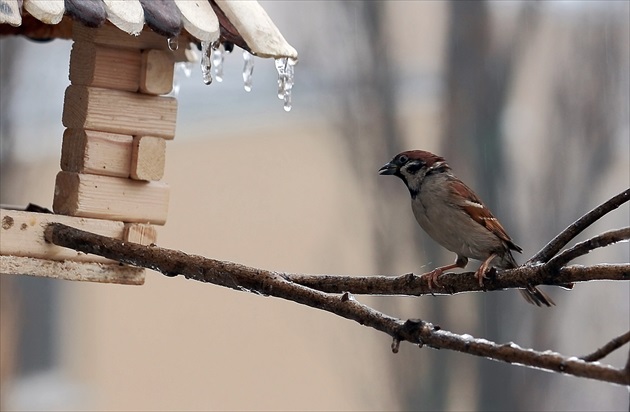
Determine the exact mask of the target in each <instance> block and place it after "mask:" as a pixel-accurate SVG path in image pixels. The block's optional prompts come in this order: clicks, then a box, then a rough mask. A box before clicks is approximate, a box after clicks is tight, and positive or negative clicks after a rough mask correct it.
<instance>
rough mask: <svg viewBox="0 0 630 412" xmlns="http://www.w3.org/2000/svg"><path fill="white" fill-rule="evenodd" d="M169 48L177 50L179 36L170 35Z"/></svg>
mask: <svg viewBox="0 0 630 412" xmlns="http://www.w3.org/2000/svg"><path fill="white" fill-rule="evenodd" d="M168 48H169V49H171V51H175V50H177V49H178V48H179V41H178V40H177V37H170V38H169V39H168Z"/></svg>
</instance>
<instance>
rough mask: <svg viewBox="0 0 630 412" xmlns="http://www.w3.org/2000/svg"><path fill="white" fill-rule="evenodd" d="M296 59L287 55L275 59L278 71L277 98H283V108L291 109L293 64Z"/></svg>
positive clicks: (295, 62)
mask: <svg viewBox="0 0 630 412" xmlns="http://www.w3.org/2000/svg"><path fill="white" fill-rule="evenodd" d="M296 64H297V61H296V60H295V59H290V58H288V57H283V58H281V59H276V70H277V71H278V98H279V99H282V100H284V110H285V111H287V112H288V111H291V104H292V103H291V91H292V90H293V82H294V73H295V65H296Z"/></svg>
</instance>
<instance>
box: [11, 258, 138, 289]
mask: <svg viewBox="0 0 630 412" xmlns="http://www.w3.org/2000/svg"><path fill="white" fill-rule="evenodd" d="M145 272H146V271H145V270H144V269H143V268H137V267H133V266H122V265H120V264H119V263H110V264H103V263H92V262H75V261H70V260H66V261H63V262H60V261H56V260H47V259H36V258H31V257H21V256H0V275H28V276H39V277H46V278H54V279H64V280H75V281H83V282H98V283H117V284H120V285H143V284H144V277H145Z"/></svg>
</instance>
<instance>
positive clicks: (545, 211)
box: [0, 1, 630, 411]
mask: <svg viewBox="0 0 630 412" xmlns="http://www.w3.org/2000/svg"><path fill="white" fill-rule="evenodd" d="M261 3H262V4H263V7H265V9H266V10H267V12H268V13H269V14H270V16H271V17H272V19H273V20H274V22H275V23H276V25H277V26H278V27H279V28H280V30H281V31H282V33H283V34H284V36H285V37H286V38H287V39H288V41H289V42H290V43H291V44H292V45H293V46H294V47H295V48H296V49H297V50H298V51H299V53H300V62H299V64H298V66H297V67H296V85H295V87H294V95H293V110H292V111H291V112H290V113H285V112H284V111H283V109H282V102H281V101H279V100H278V99H277V98H276V91H275V89H276V75H275V67H274V64H273V61H270V60H263V59H256V66H255V70H254V85H253V90H252V92H251V93H246V92H245V91H244V90H243V86H242V78H241V70H242V64H243V63H242V58H241V55H240V53H239V52H238V49H237V51H236V52H235V53H233V54H232V55H230V56H228V58H227V60H226V67H225V76H224V81H223V82H222V83H217V82H216V81H215V82H214V84H212V85H211V86H205V85H204V84H203V82H202V80H201V73H200V70H199V69H198V68H197V67H195V69H194V70H193V73H192V76H191V77H190V78H187V77H185V76H184V75H182V74H181V73H180V74H179V75H178V78H177V82H178V85H179V95H178V100H179V113H178V131H177V137H176V138H175V140H174V141H172V142H169V143H168V148H167V149H168V154H167V173H166V177H165V181H166V182H168V183H169V184H170V186H171V203H170V211H169V220H168V222H167V224H166V226H164V227H163V228H160V229H159V238H158V240H159V241H158V243H159V244H160V245H161V246H164V247H168V248H175V249H181V250H184V251H186V252H189V253H195V254H201V255H205V256H208V257H212V258H217V259H223V260H230V261H235V262H239V263H242V264H246V265H250V266H255V267H261V268H266V269H272V270H279V271H291V272H299V273H322V274H323V273H327V274H346V275H366V274H391V275H394V274H402V273H408V272H411V271H413V272H415V273H416V274H420V273H424V272H425V271H428V270H431V269H433V268H434V267H436V266H438V265H444V264H447V263H451V262H452V261H453V260H454V255H453V254H452V253H450V252H447V251H445V250H442V249H441V248H440V247H439V246H437V245H436V244H434V243H433V242H432V241H431V240H430V239H429V238H428V237H427V236H426V235H425V234H424V233H423V232H422V231H421V229H420V228H419V226H418V225H417V224H416V222H415V220H414V218H413V215H412V213H411V209H410V205H409V199H408V193H407V191H406V189H405V187H404V186H403V184H402V183H401V182H399V181H398V180H397V179H394V178H386V177H381V176H378V175H377V170H378V168H379V167H380V166H381V165H382V164H384V163H385V162H387V161H388V160H390V158H391V157H393V155H395V154H396V153H398V152H400V151H402V150H406V149H425V150H430V151H434V152H437V153H439V154H442V155H443V156H445V157H446V158H447V159H448V160H449V163H450V165H451V166H452V167H453V169H454V170H455V172H456V173H457V175H458V176H459V177H461V178H462V179H463V180H464V181H466V182H467V183H469V185H470V186H472V187H473V188H474V189H475V191H476V192H477V193H478V194H479V195H480V197H481V198H482V199H484V201H485V202H486V203H487V204H488V205H489V206H490V208H491V209H492V210H493V211H494V212H495V214H496V215H497V216H498V217H499V218H500V220H501V221H502V223H503V224H504V226H505V227H506V229H507V230H508V232H509V233H510V234H511V235H512V237H513V238H514V240H515V241H516V243H517V244H519V245H520V246H522V247H523V249H524V253H523V255H522V256H517V261H519V262H524V261H525V260H527V258H528V257H530V256H531V255H533V254H534V253H535V252H536V251H537V250H539V249H540V248H541V247H542V246H544V244H546V242H547V241H548V240H550V239H551V238H552V237H553V236H554V235H555V234H557V233H558V232H559V231H561V230H562V229H564V228H565V227H566V226H567V225H568V224H570V223H571V222H573V221H574V220H575V219H577V218H578V217H580V216H581V215H582V214H584V213H585V212H587V211H588V210H590V209H592V208H593V207H595V206H597V205H598V204H600V203H602V202H603V201H605V200H607V199H608V198H610V197H612V196H613V195H615V194H617V193H619V192H621V191H623V190H625V189H627V188H628V187H629V186H630V127H629V125H630V114H629V101H630V92H629V90H630V79H629V76H630V75H629V73H630V52H629V50H630V3H628V2H625V1H624V2H618V1H593V2H588V1H565V2H529V1H513V2H485V1H479V2H420V1H416V2H412V1H409V2H403V1H396V2H378V1H366V2H359V1H326V2H320V1H299V2H285V1H277V2H274V1H262V2H261ZM70 47H71V43H70V42H69V41H61V40H56V41H53V42H49V43H36V42H32V41H29V40H26V39H23V38H2V39H0V50H1V53H2V56H1V70H2V72H1V76H0V77H1V79H0V81H1V83H0V86H1V99H2V106H1V108H0V115H1V116H2V117H1V127H2V129H1V130H2V141H1V142H2V146H1V148H2V150H1V174H0V184H1V185H0V189H1V190H0V202H2V203H4V204H7V203H8V204H22V205H25V204H26V203H28V202H33V203H37V204H39V205H42V206H47V207H51V204H52V198H53V189H54V179H55V175H56V173H57V171H58V170H59V156H60V150H61V137H62V134H63V127H62V124H61V112H62V102H63V93H64V90H65V88H66V87H67V86H68V84H69V82H68V75H67V72H68V61H69V55H70ZM629 224H630V209H629V207H628V204H626V205H624V206H623V207H621V208H619V209H618V210H616V211H615V212H612V213H611V214H610V215H608V216H606V217H605V218H604V219H602V220H601V221H599V222H598V223H597V224H595V225H593V227H591V228H590V229H589V230H587V231H586V232H585V233H584V234H583V235H581V236H580V237H579V238H578V239H577V240H584V239H586V238H587V237H589V236H593V235H596V234H598V233H600V232H602V231H604V230H608V229H612V228H618V227H622V226H628V225H629ZM628 261H630V251H629V247H628V243H622V244H617V245H613V246H611V247H608V248H605V249H601V250H597V251H595V252H593V253H591V254H590V255H589V256H587V257H584V258H583V259H580V260H579V261H577V263H582V264H589V263H599V262H610V263H619V262H628ZM475 264H476V263H475ZM469 267H470V268H471V269H473V270H474V268H475V267H476V266H474V265H473V264H471V265H470V266H469ZM0 281H1V289H0V291H1V295H0V297H1V301H0V302H1V305H0V321H1V322H0V330H1V340H0V344H1V345H0V361H1V363H0V366H1V367H0V378H1V392H0V394H1V395H2V396H1V399H0V405H1V406H2V408H3V409H5V410H23V411H31V410H523V411H526V410H601V411H604V410H606V411H608V410H627V408H628V391H627V388H623V387H616V386H612V385H609V384H604V383H600V382H596V381H590V380H585V379H578V378H574V377H567V376H562V375H558V374H550V373H545V372H542V371H537V370H532V369H525V368H521V367H517V366H510V365H507V364H501V363H496V362H492V361H489V360H486V359H481V358H474V357H472V356H467V355H464V354H460V353H455V352H448V351H436V350H433V349H429V348H423V349H418V348H417V347H415V346H412V345H408V344H402V345H401V350H400V353H398V354H397V355H394V354H392V353H391V349H390V343H391V339H390V338H389V337H388V336H386V335H384V334H382V333H380V332H376V331H374V330H372V329H368V328H365V327H362V326H360V325H358V324H356V323H353V322H349V321H346V320H343V319H340V318H337V317H335V316H333V315H331V314H328V313H324V312H321V311H316V310H312V309H308V308H304V307H301V306H299V305H296V304H294V303H290V302H285V301H282V300H277V299H272V298H262V297H260V296H255V295H250V294H246V293H241V292H235V291H232V290H225V289H222V288H219V287H215V286H211V285H205V284H201V283H197V282H192V281H186V280H184V279H183V278H181V277H176V278H166V277H163V276H162V275H159V274H157V273H155V272H149V273H148V275H147V281H146V284H145V285H144V286H141V287H138V286H119V285H103V284H89V283H79V282H75V283H73V282H66V281H55V280H49V279H40V278H31V277H20V278H16V277H7V276H3V277H2V278H0ZM545 290H546V291H547V292H548V293H549V294H550V295H552V296H553V298H554V300H555V301H556V303H557V306H556V307H553V308H537V307H534V306H531V305H528V304H527V303H526V302H525V301H524V300H523V299H521V298H520V297H519V296H518V293H517V292H516V291H503V292H493V293H470V294H463V295H457V296H446V297H438V296H435V297H433V296H426V297H421V298H404V297H397V298H383V297H358V298H359V300H360V301H361V302H363V303H366V304H368V305H371V306H373V307H375V308H376V309H378V310H381V311H385V312H387V313H388V314H390V315H393V316H396V317H400V318H409V317H412V318H422V319H425V320H427V321H431V322H434V323H437V324H439V325H441V326H442V327H443V328H445V329H447V330H451V331H453V332H457V333H469V334H472V335H474V336H477V337H484V338H487V339H490V340H493V341H498V342H506V341H514V342H516V343H518V344H519V345H521V346H523V347H531V348H535V349H539V350H546V349H551V350H554V351H559V352H561V353H563V354H565V355H568V356H581V355H584V354H586V353H589V352H591V351H593V350H594V349H596V348H597V347H599V346H601V345H602V344H604V343H605V342H607V341H608V340H610V339H611V338H612V337H614V336H617V335H619V334H621V333H623V332H625V331H627V330H628V329H629V327H630V319H629V313H630V307H629V299H628V296H629V294H630V289H629V287H628V284H627V282H591V283H588V284H578V285H576V287H575V288H574V289H573V290H572V291H570V292H569V291H565V290H560V289H558V288H546V289H545ZM627 354H628V348H627V347H625V348H624V349H622V350H619V351H618V352H616V353H613V354H612V355H611V356H609V357H608V358H606V359H605V360H604V361H605V362H608V363H611V364H613V365H616V366H621V365H623V364H624V362H625V361H626V359H627Z"/></svg>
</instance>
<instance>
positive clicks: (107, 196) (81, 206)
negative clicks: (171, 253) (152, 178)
mask: <svg viewBox="0 0 630 412" xmlns="http://www.w3.org/2000/svg"><path fill="white" fill-rule="evenodd" d="M168 199H169V187H168V185H167V184H165V183H162V182H142V181H138V180H131V179H122V178H119V177H110V176H97V175H88V174H80V173H72V172H59V173H58V174H57V180H56V182H55V197H54V201H53V210H54V211H55V213H60V214H63V215H69V216H83V217H94V218H99V219H111V220H120V221H123V222H136V223H153V224H158V225H163V224H164V223H165V222H166V217H167V214H168Z"/></svg>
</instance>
